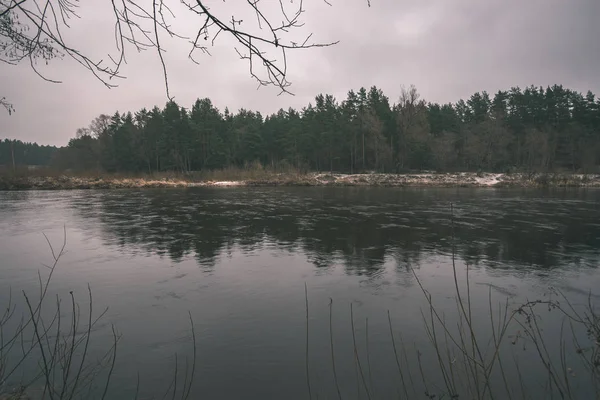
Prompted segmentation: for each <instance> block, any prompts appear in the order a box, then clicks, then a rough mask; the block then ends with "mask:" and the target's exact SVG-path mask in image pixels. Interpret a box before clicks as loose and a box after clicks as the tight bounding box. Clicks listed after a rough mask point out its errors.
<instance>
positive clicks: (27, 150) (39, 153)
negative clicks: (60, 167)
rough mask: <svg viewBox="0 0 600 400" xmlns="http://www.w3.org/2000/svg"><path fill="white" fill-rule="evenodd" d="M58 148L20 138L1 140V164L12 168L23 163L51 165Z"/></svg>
mask: <svg viewBox="0 0 600 400" xmlns="http://www.w3.org/2000/svg"><path fill="white" fill-rule="evenodd" d="M56 150H57V148H56V147H54V146H40V145H38V144H37V143H26V142H22V141H20V140H10V139H4V140H0V166H5V167H9V168H12V167H14V166H17V165H18V166H21V165H43V166H46V165H49V164H50V163H51V162H52V161H53V160H54V156H55V153H56Z"/></svg>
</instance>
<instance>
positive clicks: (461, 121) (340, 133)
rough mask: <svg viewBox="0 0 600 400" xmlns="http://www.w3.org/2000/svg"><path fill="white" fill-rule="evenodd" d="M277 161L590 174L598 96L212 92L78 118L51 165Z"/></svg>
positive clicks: (599, 115) (530, 90) (284, 164)
mask: <svg viewBox="0 0 600 400" xmlns="http://www.w3.org/2000/svg"><path fill="white" fill-rule="evenodd" d="M257 163H260V165H262V166H264V167H268V168H273V169H275V170H282V171H283V170H290V169H294V170H297V171H332V172H345V173H358V172H366V171H378V172H406V171H414V170H435V171H440V172H446V171H489V172H494V171H496V172H510V171H534V172H547V171H570V172H584V173H591V172H598V170H599V164H600V99H596V97H595V95H594V94H593V93H592V92H589V91H588V92H587V93H586V94H585V95H584V94H582V93H579V92H577V91H574V90H570V89H567V88H564V87H563V86H561V85H554V86H549V87H547V88H546V89H544V88H542V87H535V86H530V87H527V88H524V89H521V88H519V87H513V88H511V89H509V90H505V91H502V90H501V91H498V92H497V93H496V94H494V95H493V96H492V95H490V94H488V93H487V92H486V91H483V92H478V93H475V94H473V95H472V96H471V97H470V98H468V99H467V100H459V101H457V102H456V103H448V104H438V103H431V102H428V101H426V100H424V99H422V98H421V96H420V94H419V93H418V91H417V89H416V88H415V87H414V86H411V87H410V88H403V89H402V91H401V94H400V96H399V98H398V99H396V100H395V102H391V101H390V99H389V98H388V97H387V96H386V95H385V94H384V93H383V91H382V90H381V89H379V88H377V87H371V88H370V89H368V90H367V89H365V88H360V89H359V90H357V91H354V90H350V91H349V92H348V94H347V97H346V99H344V100H342V101H339V100H338V99H336V98H334V97H333V96H332V95H328V94H319V95H318V96H316V97H315V99H314V103H310V104H308V105H307V106H305V107H303V108H302V109H300V110H295V109H293V108H289V109H287V110H284V109H280V110H279V111H278V112H277V113H275V114H272V115H268V116H265V117H263V115H261V113H259V112H254V111H251V110H247V109H240V110H239V111H237V113H232V112H231V111H230V110H229V109H228V108H225V110H223V111H220V110H219V109H217V108H216V107H215V106H214V105H213V104H212V102H211V100H210V99H208V98H204V99H198V100H196V102H195V103H194V104H193V105H192V107H191V108H190V109H188V108H185V107H183V106H181V105H179V104H177V103H176V102H174V101H169V102H167V104H166V105H165V106H164V108H163V109H160V108H159V107H154V108H153V109H151V110H147V109H141V110H139V111H135V112H131V111H128V112H122V113H120V112H116V113H115V114H114V115H112V116H109V115H100V116H98V117H97V118H95V119H94V120H93V121H92V122H91V123H90V125H89V126H88V127H84V128H79V129H78V130H77V132H76V136H75V137H74V138H72V139H71V140H70V141H69V144H68V145H67V146H66V147H63V148H60V149H58V151H57V152H56V154H55V155H54V157H53V160H52V165H53V166H55V167H56V168H60V169H70V170H74V171H77V170H98V171H105V172H124V173H154V172H159V171H178V172H182V173H187V172H190V171H200V170H214V169H221V168H227V167H240V168H242V167H245V166H248V165H251V164H254V165H257Z"/></svg>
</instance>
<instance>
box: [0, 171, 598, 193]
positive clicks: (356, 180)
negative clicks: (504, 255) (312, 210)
mask: <svg viewBox="0 0 600 400" xmlns="http://www.w3.org/2000/svg"><path fill="white" fill-rule="evenodd" d="M230 186H383V187H408V186H411V187H600V175H583V174H523V173H515V174H493V173H473V172H461V173H446V174H436V173H416V174H379V173H372V174H352V175H351V174H329V173H308V174H275V173H273V174H269V175H265V176H262V177H254V178H249V179H231V180H209V179H193V178H189V177H183V176H181V177H161V178H153V177H150V176H149V177H143V178H125V177H111V176H108V177H102V176H99V177H81V176H67V175H59V176H10V175H5V176H0V190H69V189H119V188H171V187H173V188H175V187H179V188H187V187H230Z"/></svg>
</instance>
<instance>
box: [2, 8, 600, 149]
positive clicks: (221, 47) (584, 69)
mask: <svg viewBox="0 0 600 400" xmlns="http://www.w3.org/2000/svg"><path fill="white" fill-rule="evenodd" d="M174 3H178V2H174ZM242 3H243V4H244V7H247V5H246V3H245V2H240V0H228V1H226V2H223V4H221V2H218V7H220V8H215V9H214V12H215V13H217V12H218V13H222V14H219V15H225V16H229V15H236V16H237V15H241V17H239V18H243V19H245V22H244V24H248V25H251V24H252V23H254V29H257V26H256V24H255V16H253V15H252V14H251V13H246V14H240V13H239V10H240V9H242ZM264 4H266V2H264ZM273 4H274V5H273V8H272V9H270V10H268V12H269V13H270V14H269V15H270V16H277V15H278V12H279V10H278V3H277V2H273ZM284 4H286V5H287V4H288V3H287V0H284ZM295 4H297V2H295ZM304 4H305V6H306V12H305V13H304V14H303V15H302V20H303V21H304V22H305V23H306V25H305V26H304V27H302V28H300V29H299V30H298V32H297V33H292V34H293V35H295V34H298V35H299V34H300V33H302V34H308V33H310V32H313V38H314V40H316V41H322V42H328V41H335V40H340V43H338V44H337V45H335V46H333V47H326V48H316V49H308V50H295V51H293V52H289V53H288V73H289V75H288V78H289V80H290V81H291V82H292V83H293V86H292V88H291V89H292V91H293V92H294V93H295V96H293V97H292V96H287V95H282V96H277V94H278V91H277V90H276V89H275V88H261V89H260V90H256V87H257V84H256V82H255V81H254V80H253V79H252V78H251V77H250V76H249V73H248V64H247V63H246V62H245V61H243V60H240V59H239V57H238V56H237V54H236V53H235V51H234V50H233V48H232V45H233V42H232V41H231V39H230V38H227V37H221V38H219V39H218V40H217V42H216V45H215V47H214V48H211V49H210V50H211V53H212V54H213V55H212V56H203V55H200V54H199V55H198V56H197V60H198V61H199V65H196V64H194V63H192V62H191V61H189V60H188V59H187V54H188V52H189V45H188V43H186V42H184V41H180V40H169V39H168V38H166V37H165V38H163V45H165V47H166V48H167V49H168V51H167V52H166V53H165V59H166V62H167V67H168V72H169V75H168V78H169V86H170V90H171V94H172V95H173V96H175V99H176V101H178V103H180V104H181V105H182V106H186V107H189V106H191V104H192V103H193V101H194V100H195V99H196V98H197V97H200V98H202V97H209V98H211V99H212V100H213V102H214V103H215V104H216V105H217V106H218V107H219V108H220V109H221V110H223V109H224V108H225V106H228V107H229V108H230V110H232V111H235V110H237V109H239V108H242V107H243V108H249V109H255V110H258V111H261V112H262V113H263V114H266V113H270V112H276V111H277V110H278V109H279V108H284V109H286V108H288V107H290V106H292V107H295V108H300V107H302V106H305V105H306V104H307V103H308V102H309V101H311V100H312V99H314V96H315V95H316V94H318V93H321V92H323V93H330V94H333V95H335V96H336V97H337V98H338V100H343V99H344V98H345V96H346V93H347V91H348V90H350V89H358V88H359V87H361V86H365V87H369V86H371V85H377V86H378V87H380V88H382V89H383V91H384V92H385V93H386V94H387V95H388V96H389V97H390V98H391V99H392V101H393V100H395V99H396V98H397V96H398V94H399V92H400V88H401V86H402V85H410V84H415V85H416V86H417V88H418V89H419V91H420V92H421V93H422V95H423V97H424V98H425V99H427V100H430V101H438V102H449V101H456V100H458V99H459V98H465V97H468V96H470V95H471V94H472V93H473V92H475V91H481V90H487V91H489V92H492V93H493V92H495V91H497V90H499V89H507V88H510V87H511V86H517V85H518V86H526V85H529V84H534V85H542V86H546V85H552V84H554V83H559V84H564V85H565V86H567V87H569V88H572V89H575V90H579V91H587V90H588V89H591V90H592V91H594V92H596V93H600V81H598V79H597V78H598V73H597V65H599V63H600V41H598V40H597V38H598V37H600V25H598V24H596V23H595V21H594V17H595V16H598V15H600V2H598V1H595V0H572V1H570V2H566V1H563V0H529V1H526V2H524V1H520V0H487V1H475V0H453V1H448V0H421V1H414V0H371V4H372V6H371V7H370V8H369V7H367V5H366V0H345V1H344V2H342V1H341V0H335V1H332V4H333V6H331V7H330V6H328V5H327V4H326V3H325V2H323V1H321V0H305V1H304ZM290 6H294V4H290ZM215 7H217V3H215ZM234 11H235V12H234ZM81 12H82V18H81V20H78V21H75V22H74V23H73V24H72V28H71V29H70V30H69V32H68V35H69V40H72V43H74V44H75V45H78V46H80V47H81V48H83V49H86V51H88V52H90V53H91V54H92V55H93V56H94V57H97V58H101V57H104V58H105V57H106V54H107V53H108V52H113V53H114V36H113V34H114V33H113V25H112V22H111V15H110V9H109V8H106V5H100V3H98V4H94V5H90V4H85V5H82V6H81ZM175 12H176V13H177V15H178V18H177V19H176V21H177V26H178V27H181V28H182V29H183V30H184V31H186V33H188V32H193V29H194V28H196V27H197V24H198V22H197V20H196V19H194V18H193V17H194V16H193V15H190V14H189V13H186V12H185V10H183V11H182V10H181V9H175ZM182 12H183V13H182ZM225 18H226V19H228V18H229V17H225ZM253 18H254V19H253ZM277 18H279V19H280V18H281V16H280V14H279V16H278V17H277ZM248 25H246V26H248ZM256 31H257V32H260V31H258V30H256ZM263 33H264V32H263ZM296 37H297V38H300V36H296ZM127 61H128V64H127V65H126V66H125V68H124V70H123V71H124V73H125V75H126V76H127V79H125V80H123V81H121V82H119V87H118V88H115V89H110V90H109V89H106V88H105V87H104V86H103V85H102V84H101V83H100V82H98V81H97V80H95V79H94V78H93V77H92V76H91V74H90V73H89V71H86V70H85V69H83V68H81V66H79V65H78V64H76V63H74V62H72V61H70V60H55V61H52V63H51V65H50V66H48V67H45V66H44V67H43V68H42V69H43V71H44V72H46V73H48V74H49V76H51V77H52V78H56V79H61V80H63V82H64V83H62V84H59V85H57V84H51V83H48V82H44V81H43V80H41V79H40V78H39V77H37V76H36V75H35V74H34V73H33V72H32V71H31V69H30V68H29V66H28V65H26V64H22V65H19V66H16V67H14V66H8V65H4V64H3V65H0V79H1V80H2V86H1V89H0V91H1V93H0V96H6V97H7V98H9V99H10V100H11V101H12V102H13V103H14V105H15V107H16V110H17V111H16V113H15V114H14V115H12V116H8V115H7V114H0V127H2V130H1V131H0V136H7V137H13V138H18V139H21V140H26V141H37V142H39V143H51V144H58V145H63V144H66V143H67V141H68V139H69V138H70V137H72V136H73V135H74V133H75V130H76V129H77V128H78V127H81V126H86V125H87V124H88V123H89V122H90V120H91V119H93V118H94V117H96V116H97V115H99V114H100V113H111V114H112V113H114V112H115V111H117V110H119V111H127V110H131V111H135V110H138V109H140V108H142V107H146V108H151V107H152V106H154V105H159V106H162V105H163V104H164V103H165V101H166V95H165V89H164V81H163V76H162V70H161V66H160V64H159V62H158V57H157V54H156V53H155V52H152V51H146V52H142V53H140V54H138V53H136V52H135V51H134V50H132V49H131V50H128V59H127Z"/></svg>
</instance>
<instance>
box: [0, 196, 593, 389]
mask: <svg viewBox="0 0 600 400" xmlns="http://www.w3.org/2000/svg"><path fill="white" fill-rule="evenodd" d="M64 232H66V252H65V254H64V255H63V256H62V257H61V259H60V262H59V263H58V266H57V268H56V270H55V272H54V275H53V277H52V282H51V286H50V287H51V292H52V294H53V295H54V294H57V295H59V296H60V297H61V298H67V299H68V298H69V292H70V291H73V293H74V295H75V297H76V299H77V301H78V302H80V303H81V304H82V308H83V309H85V307H87V306H86V304H87V303H88V291H87V285H88V284H89V285H90V287H91V290H92V293H93V299H94V300H93V301H94V310H98V312H100V311H101V309H103V308H104V307H109V310H108V312H107V313H106V314H105V315H104V316H103V317H102V319H101V321H100V322H99V323H98V325H97V326H96V327H95V328H94V331H93V333H92V334H93V335H92V340H91V342H92V345H91V346H92V347H94V348H98V349H99V348H109V346H110V343H111V338H112V330H111V326H112V325H114V327H115V329H116V331H117V332H118V334H119V335H121V339H120V341H119V345H118V356H117V360H116V363H115V366H114V373H113V376H112V380H111V386H110V391H109V396H108V398H114V399H120V398H133V397H134V393H135V391H136V387H137V382H138V381H137V379H138V378H137V377H138V376H139V382H140V384H139V388H140V389H139V391H140V398H147V397H145V396H151V395H153V396H155V397H156V398H162V396H163V394H164V393H166V392H168V398H171V396H172V385H171V389H170V390H169V391H168V389H169V387H170V384H171V383H172V381H173V376H174V375H175V354H177V361H178V367H177V374H178V376H179V379H178V382H179V383H178V384H179V387H181V385H182V384H183V380H184V378H183V375H182V374H183V373H184V370H185V365H186V364H185V362H186V361H185V360H186V358H187V362H188V370H190V368H189V366H190V365H191V360H192V354H193V348H194V345H193V340H192V334H191V324H190V316H191V320H192V321H193V324H194V334H195V338H196V341H195V342H196V346H195V347H196V352H197V358H196V360H197V362H196V368H195V377H194V380H193V384H192V395H191V397H190V398H201V397H203V398H209V399H242V398H244V399H246V398H248V399H270V398H273V399H308V398H338V391H337V388H336V386H337V387H339V390H340V394H341V396H342V397H343V398H350V399H351V398H368V397H367V396H370V397H371V398H383V399H386V398H392V397H397V396H398V393H400V394H402V393H404V392H403V389H402V388H401V384H400V376H399V374H398V368H397V362H396V356H395V353H394V348H393V343H392V341H391V336H390V321H391V325H392V328H393V329H392V330H393V331H394V332H395V335H398V336H396V341H398V340H399V338H400V337H401V338H402V340H403V344H402V346H403V348H404V349H405V351H406V352H407V354H409V356H407V358H406V361H407V362H408V364H410V365H409V366H404V365H403V367H402V369H403V370H404V371H405V372H406V371H407V370H408V369H411V370H413V376H412V377H413V379H414V381H415V382H414V385H415V386H418V387H419V388H418V389H415V392H414V393H415V397H414V398H421V397H423V396H424V392H423V387H420V385H421V383H419V382H421V381H422V379H421V375H420V372H419V365H417V364H415V362H414V361H413V360H414V354H421V353H422V354H427V350H426V348H428V347H429V348H430V347H431V346H430V342H429V341H428V339H427V336H426V334H425V331H424V322H423V316H425V317H426V318H429V308H428V303H427V297H426V295H425V293H424V289H425V290H426V291H427V292H426V293H429V294H431V296H432V297H431V298H432V299H433V301H434V303H435V304H436V305H437V307H438V310H439V312H440V315H441V314H442V313H443V315H444V317H443V318H447V319H448V320H449V321H451V322H450V324H451V325H452V326H456V322H452V318H457V313H458V312H457V307H456V301H455V298H456V289H455V281H454V269H453V263H452V258H453V257H452V254H453V249H454V253H455V266H456V271H457V276H458V278H457V280H458V282H459V285H460V286H461V287H463V288H464V284H465V282H466V271H467V268H468V271H469V283H470V286H469V290H470V296H471V298H472V299H473V300H472V304H471V307H472V313H473V315H474V317H473V321H475V322H474V324H475V325H477V326H479V325H481V329H482V332H484V331H486V328H485V327H484V325H485V322H489V314H490V312H489V304H490V301H489V299H490V296H492V297H493V302H494V304H497V302H498V301H504V300H506V299H508V301H509V304H510V305H511V307H512V306H514V305H518V304H520V303H522V302H525V301H527V300H535V299H548V298H549V296H550V294H551V293H552V292H553V291H554V290H560V291H561V292H562V293H564V294H565V295H566V296H567V297H568V299H569V300H570V301H572V302H573V303H574V304H583V303H585V302H586V301H587V299H588V295H589V292H590V291H594V290H596V293H597V294H600V292H598V291H597V288H599V287H600V273H599V272H598V265H599V260H600V191H598V190H567V191H564V190H556V191H534V190H521V189H510V190H509V189H466V188H462V189H448V188H445V189H431V188H427V189H416V188H411V189H405V188H239V187H238V188H198V189H181V190H179V189H165V190H151V189H144V190H112V191H28V192H2V193H0V303H2V302H4V303H6V302H7V301H8V300H7V299H8V293H9V288H11V289H12V293H13V296H14V294H15V293H21V290H25V291H26V293H36V291H37V290H38V282H39V281H38V270H39V271H41V273H42V274H44V273H46V272H45V271H47V269H46V268H45V267H44V266H43V265H42V264H43V263H45V264H49V263H51V262H52V254H51V252H50V249H49V247H48V244H47V243H46V239H45V238H44V236H43V234H42V233H44V234H46V235H47V237H48V239H49V241H50V242H51V244H52V245H53V247H54V248H55V251H56V250H57V249H58V248H60V246H61V244H62V241H63V233H64ZM421 285H422V287H421ZM591 299H592V300H593V301H595V300H596V299H597V297H595V296H594V295H592V297H591ZM0 305H1V304H0ZM307 305H308V307H307ZM351 307H352V308H351ZM493 307H494V310H497V306H496V305H493ZM307 309H308V318H307ZM351 310H352V312H351ZM388 311H389V316H390V319H388ZM553 315H556V314H553ZM330 318H331V325H330ZM552 318H554V317H549V318H546V323H548V324H549V325H548V326H549V327H550V328H548V329H549V332H550V333H549V334H550V335H554V333H552V332H553V331H552V329H554V331H556V329H557V327H558V326H559V325H558V324H559V322H558V319H557V318H558V317H557V318H555V319H556V320H553V319H552ZM307 321H308V334H307ZM548 321H549V322H548ZM353 325H354V332H355V334H354V338H353V335H352V332H353V330H352V328H353ZM330 327H331V331H330ZM331 332H332V333H331ZM511 334H513V336H511V337H515V336H514V335H516V333H515V332H511ZM400 335H401V336H400ZM367 336H368V337H367ZM486 340H487V339H486ZM307 341H308V346H307ZM353 341H355V342H356V355H357V356H358V362H357V358H356V356H355V346H354V344H353ZM331 342H333V343H334V346H333V348H334V353H335V354H334V360H335V363H332V354H331V348H332V347H331ZM395 344H396V346H397V347H401V344H400V343H395ZM417 351H419V353H417ZM396 353H400V357H399V358H400V359H402V353H403V351H401V350H398V349H397V350H396ZM427 357H429V356H427ZM427 357H426V358H425V359H423V360H424V361H423V363H422V365H421V369H422V370H424V373H423V375H431V376H434V375H436V373H437V372H436V368H437V364H436V363H435V359H434V358H427ZM528 357H529V356H528ZM529 358H530V357H529ZM529 358H527V359H529ZM307 360H308V363H307ZM527 362H528V361H525V363H527ZM307 364H308V365H307ZM333 367H335V373H336V375H334V374H333V369H334V368H333ZM573 368H575V367H573ZM437 369H439V368H437ZM307 370H308V380H307V373H306V371H307ZM533 370H534V368H533V367H532V368H531V371H529V372H527V373H530V374H531V375H530V377H531V379H533V380H535V379H538V378H539V379H542V377H546V375H547V373H546V374H544V372H543V371H541V372H539V371H538V372H535V371H533ZM576 372H577V371H576ZM405 378H406V379H407V380H408V378H407V377H406V376H405ZM434 380H435V379H434ZM336 381H337V385H336ZM363 381H364V382H365V383H363ZM13 383H14V382H13ZM7 384H10V382H9V383H7ZM432 385H434V386H435V384H432ZM581 385H582V386H581V388H580V390H582V391H581V392H580V393H584V394H586V395H589V393H592V392H588V390H591V389H590V388H586V387H585V382H584V383H581ZM364 386H367V387H368V390H369V393H367V391H366V390H365V388H364ZM541 386H543V385H542V384H540V387H541ZM435 390H438V389H435V388H433V389H432V387H429V389H428V391H429V392H430V393H433V392H435ZM439 390H441V389H439ZM417 394H418V396H417ZM530 395H531V396H532V398H539V397H536V394H535V393H534V392H530ZM180 396H181V395H180V394H179V392H177V398H181V397H180ZM410 397H413V396H410ZM500 397H503V396H500ZM516 398H519V397H518V396H517V397H516ZM580 398H583V397H580ZM589 398H591V397H589Z"/></svg>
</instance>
